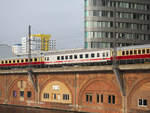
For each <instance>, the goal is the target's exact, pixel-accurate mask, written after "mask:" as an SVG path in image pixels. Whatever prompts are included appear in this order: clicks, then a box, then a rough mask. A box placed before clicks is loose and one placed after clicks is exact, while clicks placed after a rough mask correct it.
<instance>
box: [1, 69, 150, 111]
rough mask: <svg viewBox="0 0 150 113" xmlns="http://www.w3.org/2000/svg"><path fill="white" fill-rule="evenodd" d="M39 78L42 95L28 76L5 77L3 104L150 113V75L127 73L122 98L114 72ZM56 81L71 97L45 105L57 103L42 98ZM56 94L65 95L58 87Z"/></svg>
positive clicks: (2, 93) (59, 98) (55, 88)
mask: <svg viewBox="0 0 150 113" xmlns="http://www.w3.org/2000/svg"><path fill="white" fill-rule="evenodd" d="M36 75H37V81H38V92H36V91H35V90H34V88H33V86H32V84H31V82H30V79H29V77H28V76H27V74H10V75H9V74H7V75H2V74H1V75H0V104H13V105H19V106H20V105H22V106H35V107H37V106H38V107H42V108H54V109H65V110H75V111H85V112H99V113H140V112H142V113H144V112H145V113H146V112H150V72H143V71H141V72H124V73H123V75H124V78H125V91H126V96H122V94H121V92H120V88H119V85H118V82H117V80H116V77H115V75H114V74H113V73H112V72H105V73H102V72H85V73H84V72H82V73H81V72H64V73H63V72H62V73H47V74H46V73H43V74H36ZM54 81H56V83H57V82H59V83H61V84H63V85H64V86H65V87H66V88H67V89H68V91H69V94H68V95H69V96H68V97H67V96H66V95H67V94H65V93H64V94H63V95H61V94H59V95H57V96H58V98H57V99H58V101H59V102H53V101H52V100H50V101H49V100H48V101H42V98H51V99H53V98H54V99H55V97H54V96H53V95H48V97H44V96H45V94H46V93H47V92H45V94H44V95H42V94H43V89H44V88H45V87H46V86H47V85H48V84H49V83H51V82H54ZM57 88H58V89H57ZM54 90H56V91H55V92H58V90H62V91H63V88H62V86H61V85H57V84H54ZM64 90H65V89H64ZM63 92H64V91H63ZM58 93H60V92H58ZM65 99H66V100H65ZM67 101H68V103H67ZM65 102H66V103H65Z"/></svg>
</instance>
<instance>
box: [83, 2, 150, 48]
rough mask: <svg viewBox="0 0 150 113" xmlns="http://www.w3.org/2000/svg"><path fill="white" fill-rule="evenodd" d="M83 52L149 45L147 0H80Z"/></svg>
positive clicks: (148, 7)
mask: <svg viewBox="0 0 150 113" xmlns="http://www.w3.org/2000/svg"><path fill="white" fill-rule="evenodd" d="M84 3H85V36H84V38H85V48H111V47H113V42H114V40H116V41H117V43H118V46H128V45H136V44H146V43H149V41H150V0H84Z"/></svg>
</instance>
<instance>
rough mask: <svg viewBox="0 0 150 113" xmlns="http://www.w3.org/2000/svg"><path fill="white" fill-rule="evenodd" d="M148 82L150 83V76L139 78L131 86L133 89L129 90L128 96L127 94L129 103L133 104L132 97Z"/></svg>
mask: <svg viewBox="0 0 150 113" xmlns="http://www.w3.org/2000/svg"><path fill="white" fill-rule="evenodd" d="M146 83H150V77H147V78H144V79H142V80H139V81H137V82H136V83H135V84H134V86H133V87H132V88H131V90H130V91H129V93H128V96H127V97H128V105H130V104H131V101H132V97H133V95H134V94H135V92H136V91H137V90H138V89H139V88H140V87H142V86H143V85H144V84H146Z"/></svg>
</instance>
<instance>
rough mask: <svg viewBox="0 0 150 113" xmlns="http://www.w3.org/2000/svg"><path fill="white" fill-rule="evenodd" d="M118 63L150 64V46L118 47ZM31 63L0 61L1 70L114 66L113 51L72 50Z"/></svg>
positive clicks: (12, 60) (10, 59)
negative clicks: (63, 66)
mask: <svg viewBox="0 0 150 113" xmlns="http://www.w3.org/2000/svg"><path fill="white" fill-rule="evenodd" d="M116 59H117V62H118V63H119V64H134V63H148V62H150V44H146V45H138V46H128V47H118V48H117V56H116ZM30 61H31V62H30V63H29V59H28V57H27V56H22V57H16V58H5V59H0V69H6V68H13V67H15V68H20V67H27V66H28V65H29V64H31V65H32V67H49V66H62V65H106V64H112V61H113V49H72V50H61V51H52V52H47V53H44V54H43V55H42V56H41V55H36V56H35V55H34V56H32V57H31V60H30Z"/></svg>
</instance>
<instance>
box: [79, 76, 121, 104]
mask: <svg viewBox="0 0 150 113" xmlns="http://www.w3.org/2000/svg"><path fill="white" fill-rule="evenodd" d="M96 82H103V84H105V85H106V86H107V88H108V87H111V89H113V91H115V92H117V93H116V94H117V96H118V97H119V100H122V98H121V93H120V90H119V88H118V87H117V86H116V84H115V83H114V82H113V81H112V80H108V79H105V78H94V79H92V80H91V79H89V80H87V82H86V83H85V84H84V85H83V86H82V88H81V89H80V91H79V98H78V101H79V104H82V99H81V98H82V96H83V94H84V91H85V90H86V89H87V88H88V87H90V85H92V84H95V83H96ZM97 87H99V86H95V87H94V89H96V88H97ZM102 87H103V86H102ZM102 87H101V88H102ZM108 89H109V90H110V88H108ZM120 102H121V101H120ZM120 104H121V103H120Z"/></svg>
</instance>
